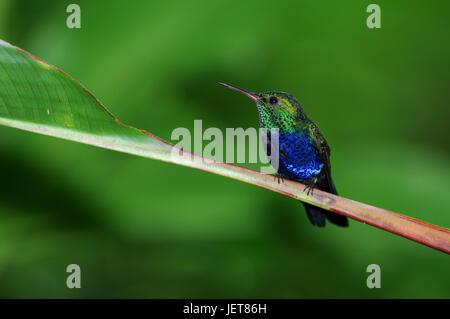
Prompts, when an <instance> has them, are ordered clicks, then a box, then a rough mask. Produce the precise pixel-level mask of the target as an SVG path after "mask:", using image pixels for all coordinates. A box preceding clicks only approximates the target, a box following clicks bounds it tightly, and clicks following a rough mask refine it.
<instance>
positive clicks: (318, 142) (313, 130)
mask: <svg viewBox="0 0 450 319" xmlns="http://www.w3.org/2000/svg"><path fill="white" fill-rule="evenodd" d="M309 130H310V134H311V136H312V137H313V141H314V144H315V146H316V148H317V150H318V151H319V155H320V158H321V159H322V161H323V163H324V165H325V166H324V169H325V170H324V174H325V178H326V181H327V184H328V185H327V186H328V187H325V188H326V189H323V190H324V191H327V192H330V193H334V194H337V192H336V188H335V187H334V183H333V180H332V179H331V162H330V152H331V149H330V146H329V145H328V143H327V141H326V140H325V138H324V137H323V135H322V133H321V132H320V130H319V127H318V126H317V125H316V124H314V123H313V122H311V123H310V124H309Z"/></svg>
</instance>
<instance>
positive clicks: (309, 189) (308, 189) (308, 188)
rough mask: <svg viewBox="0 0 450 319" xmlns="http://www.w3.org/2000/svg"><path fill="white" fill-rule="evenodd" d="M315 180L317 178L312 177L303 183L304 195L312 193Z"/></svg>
mask: <svg viewBox="0 0 450 319" xmlns="http://www.w3.org/2000/svg"><path fill="white" fill-rule="evenodd" d="M316 182H317V179H316V178H313V179H312V180H311V181H308V182H306V183H305V185H306V187H305V189H304V190H303V191H304V192H305V191H306V195H308V196H309V195H310V194H311V195H314V187H315V186H316Z"/></svg>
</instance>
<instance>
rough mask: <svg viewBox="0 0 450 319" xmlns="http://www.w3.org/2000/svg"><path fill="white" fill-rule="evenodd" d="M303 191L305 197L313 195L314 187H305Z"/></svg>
mask: <svg viewBox="0 0 450 319" xmlns="http://www.w3.org/2000/svg"><path fill="white" fill-rule="evenodd" d="M303 191H306V195H308V196H309V195H310V194H311V195H314V187H312V186H311V185H306V187H305V189H304V190H303Z"/></svg>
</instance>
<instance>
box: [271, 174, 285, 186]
mask: <svg viewBox="0 0 450 319" xmlns="http://www.w3.org/2000/svg"><path fill="white" fill-rule="evenodd" d="M273 177H274V181H278V184H280V181H281V183H283V184H284V178H283V176H281V175H280V174H275V175H273Z"/></svg>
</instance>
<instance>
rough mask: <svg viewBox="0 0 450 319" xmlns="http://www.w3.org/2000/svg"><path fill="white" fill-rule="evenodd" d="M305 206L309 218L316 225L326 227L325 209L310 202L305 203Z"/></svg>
mask: <svg viewBox="0 0 450 319" xmlns="http://www.w3.org/2000/svg"><path fill="white" fill-rule="evenodd" d="M303 205H304V206H305V210H306V214H307V215H308V219H309V221H310V222H311V224H313V225H314V226H317V227H325V217H326V214H325V212H326V211H325V210H324V209H322V208H320V207H316V206H313V205H310V204H303Z"/></svg>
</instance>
